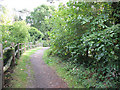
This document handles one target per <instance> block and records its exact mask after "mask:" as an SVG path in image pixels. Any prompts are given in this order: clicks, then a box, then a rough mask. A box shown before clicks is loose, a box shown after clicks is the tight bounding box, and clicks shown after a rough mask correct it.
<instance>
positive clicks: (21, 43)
mask: <svg viewBox="0 0 120 90" xmlns="http://www.w3.org/2000/svg"><path fill="white" fill-rule="evenodd" d="M22 53H23V51H22V43H21V54H22Z"/></svg>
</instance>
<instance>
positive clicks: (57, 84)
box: [28, 47, 68, 88]
mask: <svg viewBox="0 0 120 90" xmlns="http://www.w3.org/2000/svg"><path fill="white" fill-rule="evenodd" d="M48 48H49V47H43V48H42V49H40V50H38V51H37V52H36V53H35V54H33V55H31V59H30V61H31V63H32V67H33V72H34V80H32V81H30V82H31V83H32V85H30V86H29V87H28V88H67V87H68V86H67V84H66V83H65V82H64V81H63V80H62V79H61V78H60V77H59V76H58V75H57V74H56V71H54V70H53V69H52V68H50V67H49V66H48V65H47V64H45V63H44V61H43V60H42V56H43V53H44V51H45V50H47V49H48Z"/></svg>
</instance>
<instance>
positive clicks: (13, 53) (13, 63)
mask: <svg viewBox="0 0 120 90" xmlns="http://www.w3.org/2000/svg"><path fill="white" fill-rule="evenodd" d="M11 45H12V48H13V50H12V55H13V62H12V65H13V66H14V65H15V46H14V42H13V43H11Z"/></svg>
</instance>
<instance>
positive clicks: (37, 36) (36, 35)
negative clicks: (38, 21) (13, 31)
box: [28, 27, 43, 42]
mask: <svg viewBox="0 0 120 90" xmlns="http://www.w3.org/2000/svg"><path fill="white" fill-rule="evenodd" d="M28 32H29V34H30V40H29V41H30V42H35V41H38V40H39V41H40V40H41V39H42V37H43V34H42V33H41V32H40V31H38V29H37V28H35V27H29V30H28Z"/></svg>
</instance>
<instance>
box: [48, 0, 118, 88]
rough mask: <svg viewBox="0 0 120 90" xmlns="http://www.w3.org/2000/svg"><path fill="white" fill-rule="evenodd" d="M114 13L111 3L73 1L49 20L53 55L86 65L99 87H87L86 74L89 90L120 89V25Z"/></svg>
mask: <svg viewBox="0 0 120 90" xmlns="http://www.w3.org/2000/svg"><path fill="white" fill-rule="evenodd" d="M112 10H113V7H112V3H111V2H109V3H103V2H99V3H93V2H87V3H85V2H77V1H70V2H68V3H67V6H65V5H62V4H61V5H60V6H59V9H58V10H56V11H55V13H53V14H52V18H51V19H49V22H52V23H51V27H52V31H50V32H49V35H50V40H51V43H50V45H51V49H52V54H53V55H54V54H56V55H58V56H60V57H65V58H67V59H68V60H70V61H72V62H75V63H80V64H83V65H84V68H85V69H86V68H87V69H88V71H89V72H90V73H95V76H96V77H94V78H93V79H95V80H96V81H97V82H99V84H97V83H93V82H91V83H93V84H91V85H90V83H89V84H87V83H86V82H87V81H86V78H85V77H86V76H85V75H87V74H85V75H83V76H84V77H83V76H81V77H83V78H84V79H83V78H82V79H80V81H81V82H82V83H83V85H85V86H86V87H118V86H119V85H118V84H119V82H120V79H119V78H118V77H119V73H120V72H119V68H120V67H119V64H118V63H120V61H119V60H120V55H119V53H120V25H119V24H116V25H114V22H115V17H111V13H112V12H113V11H112ZM118 11H119V10H118ZM117 13H118V12H117ZM88 58H92V59H88ZM83 71H84V70H83ZM79 74H80V73H79V72H78V76H80V75H79ZM88 75H89V74H88ZM88 75H87V76H88ZM89 79H91V81H92V80H93V79H92V77H91V78H89ZM82 80H84V81H85V82H83V81H82ZM104 82H106V85H105V86H104V85H102V84H104ZM111 82H112V83H111Z"/></svg>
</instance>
